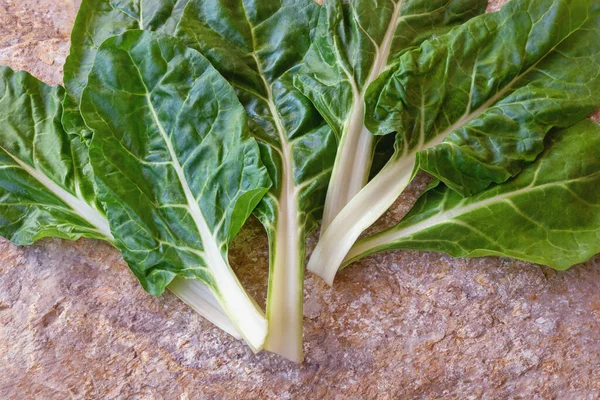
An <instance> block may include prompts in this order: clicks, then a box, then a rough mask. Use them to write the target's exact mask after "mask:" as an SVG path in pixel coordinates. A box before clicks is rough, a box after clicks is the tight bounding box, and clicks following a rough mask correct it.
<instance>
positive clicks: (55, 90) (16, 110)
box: [0, 67, 112, 245]
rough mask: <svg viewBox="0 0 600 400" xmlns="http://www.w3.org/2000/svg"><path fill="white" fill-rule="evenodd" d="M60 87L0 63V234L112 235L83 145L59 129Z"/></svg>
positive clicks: (16, 239)
mask: <svg viewBox="0 0 600 400" xmlns="http://www.w3.org/2000/svg"><path fill="white" fill-rule="evenodd" d="M63 96H64V90H63V88H61V87H60V86H53V87H51V86H48V85H46V84H44V83H42V82H40V81H39V80H37V79H36V78H34V77H33V76H31V75H30V74H29V73H27V72H14V71H12V70H11V69H10V68H8V67H0V234H1V235H2V236H4V237H6V238H7V239H9V240H11V241H12V242H13V243H15V244H20V245H22V244H31V243H33V242H34V241H36V240H38V239H41V238H43V237H61V238H65V239H71V240H74V239H78V238H79V237H81V236H85V237H90V238H98V239H105V240H111V239H112V236H111V233H110V228H109V225H108V221H107V220H106V217H105V215H104V213H103V212H102V208H101V207H100V206H99V205H98V203H97V201H96V200H97V199H96V194H95V191H94V186H93V174H92V170H91V167H90V165H89V162H88V156H87V149H86V148H85V147H84V146H83V145H82V143H81V141H80V140H78V139H73V140H71V138H70V137H69V135H68V134H67V133H66V132H65V131H64V130H63V128H62V125H61V123H60V117H61V115H62V106H61V100H62V98H63Z"/></svg>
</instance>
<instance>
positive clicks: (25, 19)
mask: <svg viewBox="0 0 600 400" xmlns="http://www.w3.org/2000/svg"><path fill="white" fill-rule="evenodd" d="M498 4H499V2H494V4H493V5H492V7H493V8H497V6H498ZM76 8H77V4H75V2H73V1H68V0H19V1H17V0H2V1H1V2H0V64H8V65H10V66H12V67H13V68H17V69H27V70H29V71H31V72H32V73H34V74H35V75H36V76H38V77H40V78H41V79H43V80H45V81H46V82H49V83H58V82H59V81H60V77H61V73H62V63H63V60H64V58H65V56H66V54H67V51H68V34H69V30H70V27H71V24H72V21H73V18H74V14H75V12H76ZM426 181H427V178H426V177H425V176H420V177H419V178H418V179H417V181H416V182H415V183H414V184H413V185H412V186H411V188H410V190H409V191H408V192H407V193H406V195H405V196H404V197H403V198H402V199H400V200H399V201H398V202H397V204H396V206H395V207H394V209H393V210H392V211H391V212H390V213H389V214H388V215H387V216H386V217H385V218H384V220H383V221H382V222H381V223H380V226H381V224H388V223H390V222H391V221H392V220H395V219H397V218H399V217H400V216H401V215H402V214H403V213H404V212H406V210H407V209H408V208H409V205H410V203H411V202H412V201H414V199H415V197H416V196H417V195H418V193H419V192H420V191H421V190H422V189H423V188H424V186H425V185H426ZM314 240H315V238H314V237H312V238H311V240H310V245H311V247H312V246H313V245H314ZM231 259H232V262H233V264H234V265H235V266H237V272H238V274H239V276H240V278H241V279H242V280H243V282H244V283H245V284H246V285H248V287H249V288H250V291H251V293H252V294H253V295H254V296H255V297H256V298H258V299H264V295H265V288H266V279H267V275H266V270H267V241H266V237H265V235H264V233H263V232H262V229H261V227H260V225H259V224H258V222H257V221H254V220H253V221H251V222H250V223H249V224H248V226H247V227H246V228H245V229H244V230H243V231H242V233H241V235H240V236H239V237H238V239H236V241H235V245H234V248H233V250H232V255H231ZM599 264H600V257H596V258H595V259H593V260H591V261H590V262H588V263H586V264H585V265H581V266H577V267H574V268H573V269H571V270H570V271H567V272H556V271H553V270H551V269H548V268H544V267H539V266H536V265H530V264H526V263H523V262H518V261H512V260H508V259H500V258H484V259H478V260H462V259H452V258H450V257H448V256H444V255H439V254H433V253H426V252H409V251H407V252H390V253H386V254H379V255H377V256H374V257H371V258H369V259H367V260H364V261H363V262H361V263H357V264H356V265H354V266H353V267H351V268H348V269H347V270H345V271H343V272H342V273H341V274H340V275H339V277H338V279H337V280H336V284H335V287H334V288H329V287H327V286H326V285H325V284H324V283H323V282H321V281H320V280H318V279H317V278H315V277H314V276H312V275H310V274H309V275H308V276H307V278H306V289H305V304H306V307H305V308H306V310H305V320H304V322H305V329H304V338H305V352H306V362H305V363H304V364H302V365H294V364H292V363H290V362H288V361H285V360H283V359H281V358H279V357H277V356H274V355H270V354H267V353H261V354H258V355H254V354H252V352H251V351H249V350H248V349H247V348H246V347H245V346H244V345H243V344H242V343H240V342H238V341H235V340H233V339H232V338H231V337H229V336H227V335H226V334H224V333H222V332H220V331H219V330H217V329H216V328H213V327H212V326H211V325H210V324H209V323H207V322H206V321H204V320H203V319H202V318H200V317H199V316H198V315H196V314H195V313H194V312H192V311H191V310H190V309H189V308H188V307H186V306H185V305H184V304H183V303H181V302H180V301H179V300H178V299H176V298H175V297H174V296H172V295H170V294H166V295H164V296H162V297H161V298H154V297H152V296H149V295H147V294H146V293H144V292H143V290H142V289H141V288H140V286H139V285H138V284H137V282H136V280H135V278H134V277H133V275H132V274H131V273H130V272H129V271H128V269H127V266H126V265H125V263H124V262H123V261H122V259H121V257H120V256H119V253H118V252H117V251H116V250H114V249H112V248H111V247H110V246H109V245H107V244H105V243H101V242H98V241H92V240H80V241H78V242H76V243H71V242H67V241H61V240H43V241H41V242H40V243H39V244H36V245H34V246H29V247H16V246H13V245H11V244H10V243H8V242H7V241H4V240H2V239H0V364H1V365H2V366H1V367H0V398H2V399H19V400H20V399H29V398H31V399H44V400H46V399H66V398H73V399H95V398H102V399H123V398H136V399H163V398H164V399H198V398H203V399H221V398H228V399H229V398H230V399H241V398H257V399H259V398H283V399H285V398H294V399H295V398H311V399H320V398H324V399H325V398H326V399H342V398H344V399H375V398H377V399H395V398H402V399H412V398H451V399H452V398H457V399H458V398H460V399H468V398H473V399H475V398H486V399H506V398H527V399H550V398H560V399H593V398H597V396H598V393H599V392H600V290H599V289H600V265H599ZM263 302H264V300H263Z"/></svg>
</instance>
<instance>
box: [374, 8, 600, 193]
mask: <svg viewBox="0 0 600 400" xmlns="http://www.w3.org/2000/svg"><path fill="white" fill-rule="evenodd" d="M565 15H569V16H570V17H569V19H568V20H565V19H564V16H565ZM599 43H600V6H598V4H597V2H594V1H589V0H563V1H559V2H551V1H547V2H532V1H512V2H509V3H508V4H507V5H506V6H505V7H504V8H503V9H502V10H501V11H500V12H498V13H493V14H486V15H483V16H481V17H478V18H476V19H473V20H471V21H469V22H468V23H466V24H465V25H463V26H461V27H458V28H456V29H454V30H453V31H451V32H450V33H449V34H447V35H444V36H441V37H439V38H436V39H432V40H431V41H428V42H426V43H424V44H423V46H422V47H421V48H420V49H418V50H415V51H412V52H411V53H409V54H406V56H405V57H403V58H402V59H401V60H400V61H399V65H398V66H397V67H396V68H395V70H394V71H390V72H389V73H388V74H387V75H386V76H383V77H381V78H380V80H379V81H378V82H376V83H375V84H374V86H373V88H372V92H371V93H370V95H368V96H367V97H368V101H367V125H368V126H369V128H370V129H372V130H373V131H374V132H376V133H378V134H386V133H390V132H394V131H397V132H400V134H399V136H398V147H399V149H398V150H397V152H398V154H400V153H401V152H402V151H405V152H408V153H412V152H419V153H418V157H417V158H418V160H417V164H418V166H419V167H420V168H421V169H424V170H425V171H427V172H429V173H431V174H433V175H435V176H436V177H438V178H439V179H441V180H442V181H443V182H444V183H446V184H447V185H449V186H450V187H451V188H452V189H454V190H456V191H458V192H460V193H462V194H463V195H469V194H473V193H477V192H478V191H480V190H483V189H484V188H485V187H487V186H488V185H489V184H491V183H499V182H503V181H505V180H507V179H508V178H510V177H512V176H515V175H516V174H517V173H518V172H519V171H520V170H521V168H522V167H523V166H524V165H526V164H527V163H528V162H531V161H532V160H534V159H535V157H536V156H537V154H539V153H540V152H541V151H542V149H543V139H544V136H545V134H546V133H547V132H548V131H549V130H550V129H551V128H553V127H559V128H560V127H563V128H564V127H568V126H570V125H572V124H573V123H575V122H577V121H580V120H581V119H583V118H585V117H586V116H587V115H589V114H590V113H591V112H592V111H593V110H594V109H595V108H596V107H598V105H600V95H598V93H600V77H599V72H600V44H599ZM565 66H568V68H565Z"/></svg>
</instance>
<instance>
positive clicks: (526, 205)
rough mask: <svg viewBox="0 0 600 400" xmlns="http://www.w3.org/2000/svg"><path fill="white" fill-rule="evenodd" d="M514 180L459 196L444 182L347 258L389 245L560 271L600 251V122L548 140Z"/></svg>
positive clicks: (587, 123) (558, 133)
mask: <svg viewBox="0 0 600 400" xmlns="http://www.w3.org/2000/svg"><path fill="white" fill-rule="evenodd" d="M547 139H548V140H547V145H546V150H545V151H544V153H542V154H541V155H540V156H539V157H538V159H537V160H536V161H535V163H533V164H530V165H528V166H527V167H526V168H525V169H524V170H523V171H522V172H521V173H520V174H519V175H518V176H517V177H516V178H514V179H511V180H509V181H508V182H506V183H502V184H499V185H494V186H492V187H491V188H489V189H487V190H485V191H483V192H481V193H479V194H476V195H473V196H470V197H467V198H463V197H461V196H460V195H459V194H458V193H456V192H455V191H453V190H451V189H450V188H448V187H447V186H445V185H443V184H439V185H437V186H435V187H433V188H431V189H430V190H428V191H427V192H425V194H423V195H422V196H421V198H420V199H419V200H418V201H417V203H416V204H415V206H414V208H413V209H412V210H411V211H410V212H409V214H408V215H407V216H406V217H405V218H404V220H403V221H402V222H400V223H399V224H398V225H396V226H394V227H393V228H391V229H388V230H386V231H384V232H381V233H379V234H377V235H374V236H371V237H368V238H365V239H362V240H359V241H358V242H356V244H355V245H354V247H353V248H352V249H351V250H350V252H349V253H348V255H347V256H346V260H345V261H344V263H345V264H349V263H351V262H353V261H356V260H358V259H360V258H362V257H364V256H366V255H369V254H372V253H375V252H378V251H383V250H391V249H418V250H432V251H441V252H445V253H449V254H451V255H452V256H455V257H480V256H488V255H495V256H498V255H499V256H508V257H513V258H518V259H521V260H525V261H530V262H535V263H539V264H545V265H549V266H551V267H553V268H556V269H566V268H569V267H570V266H572V265H573V264H577V263H580V262H584V261H587V260H588V259H589V258H591V257H592V256H593V255H595V254H596V253H598V252H600V125H598V124H596V123H594V122H592V121H590V120H585V121H582V122H580V123H579V124H577V125H575V126H573V127H571V128H569V129H566V130H561V131H555V132H553V133H552V134H550V135H549V136H548V138H547Z"/></svg>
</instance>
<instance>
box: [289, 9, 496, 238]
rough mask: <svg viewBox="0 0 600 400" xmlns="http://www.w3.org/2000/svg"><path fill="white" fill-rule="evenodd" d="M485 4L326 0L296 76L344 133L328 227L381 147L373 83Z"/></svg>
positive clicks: (326, 215)
mask: <svg viewBox="0 0 600 400" xmlns="http://www.w3.org/2000/svg"><path fill="white" fill-rule="evenodd" d="M486 5H487V0H396V1H394V0H384V1H377V2H375V3H374V2H372V1H366V0H352V1H343V0H325V2H324V3H323V9H322V13H321V18H320V21H319V25H318V28H317V32H316V35H315V39H314V42H313V44H312V49H311V51H310V53H309V54H308V55H307V57H306V64H305V66H304V67H303V68H302V70H301V73H300V74H299V75H298V77H297V79H296V85H297V86H298V87H299V88H300V89H301V90H302V92H303V93H304V94H305V95H306V96H308V97H309V98H310V99H311V101H312V102H313V103H314V104H315V106H316V107H317V108H318V110H319V111H320V112H321V114H322V115H323V116H324V117H325V119H326V120H327V121H328V122H329V124H330V125H331V126H332V128H333V130H334V132H335V133H336V135H337V136H338V138H339V148H338V152H337V157H336V160H335V166H334V169H333V173H332V178H331V182H330V184H329V190H328V191H327V202H326V204H325V212H324V215H323V225H322V232H324V231H325V230H326V229H327V227H328V226H329V224H330V223H331V221H333V219H334V218H335V216H336V215H337V214H338V213H339V212H340V210H341V209H342V208H343V207H344V206H345V205H346V204H347V203H348V202H349V201H350V199H352V197H354V195H356V193H358V191H359V190H360V189H361V188H362V187H363V186H364V185H365V183H366V182H367V178H368V175H369V170H370V168H371V163H372V158H373V147H374V139H373V136H372V135H371V133H370V132H369V131H368V130H367V129H366V128H365V126H364V99H365V94H366V92H367V90H368V88H369V86H370V84H371V83H372V82H373V81H374V80H375V79H376V78H377V77H378V76H379V75H380V74H381V73H382V72H384V71H386V70H387V69H388V68H390V66H391V65H393V64H394V63H395V62H397V60H398V58H399V57H400V56H401V55H402V54H403V53H405V52H406V51H408V50H409V49H411V48H414V47H415V46H418V45H419V44H421V43H422V42H423V41H424V40H425V39H427V38H430V37H435V36H436V35H439V34H441V33H443V32H446V31H447V30H448V29H450V27H452V26H456V25H458V24H461V23H463V22H464V21H466V20H468V19H470V18H472V17H474V16H476V15H479V14H481V13H483V12H484V11H485V8H486Z"/></svg>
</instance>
